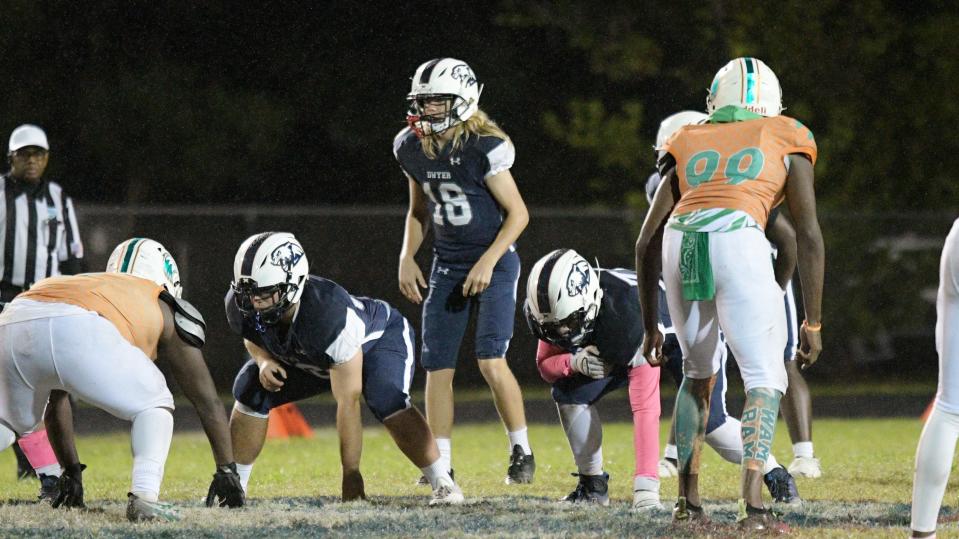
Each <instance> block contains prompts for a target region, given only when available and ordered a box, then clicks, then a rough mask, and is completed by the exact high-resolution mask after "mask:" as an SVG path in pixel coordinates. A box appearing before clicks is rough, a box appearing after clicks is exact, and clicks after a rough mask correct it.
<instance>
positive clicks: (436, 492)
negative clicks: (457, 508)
mask: <svg viewBox="0 0 959 539" xmlns="http://www.w3.org/2000/svg"><path fill="white" fill-rule="evenodd" d="M464 501H465V498H464V497H463V491H462V490H460V487H459V485H457V484H456V483H453V482H449V483H443V484H441V485H440V486H438V487H436V488H435V489H433V498H431V499H430V505H459V504H461V503H463V502H464Z"/></svg>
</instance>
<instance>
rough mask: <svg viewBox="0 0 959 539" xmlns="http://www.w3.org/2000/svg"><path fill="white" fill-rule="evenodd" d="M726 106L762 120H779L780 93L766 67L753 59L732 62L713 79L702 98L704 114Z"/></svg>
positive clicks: (781, 96)
mask: <svg viewBox="0 0 959 539" xmlns="http://www.w3.org/2000/svg"><path fill="white" fill-rule="evenodd" d="M727 105H735V106H737V107H742V108H744V109H746V110H748V111H750V112H754V113H756V114H760V115H762V116H779V113H780V112H782V110H783V91H782V88H780V87H779V79H778V78H776V74H775V73H773V70H772V69H769V66H767V65H766V64H764V63H763V62H762V60H759V59H757V58H749V57H743V58H736V59H735V60H731V61H730V62H729V63H728V64H726V65H725V66H723V68H722V69H720V70H719V71H718V72H717V73H716V76H715V77H713V83H712V84H711V85H710V86H709V95H707V96H706V112H708V113H709V114H712V113H713V112H715V111H716V110H717V109H720V108H722V107H725V106H727Z"/></svg>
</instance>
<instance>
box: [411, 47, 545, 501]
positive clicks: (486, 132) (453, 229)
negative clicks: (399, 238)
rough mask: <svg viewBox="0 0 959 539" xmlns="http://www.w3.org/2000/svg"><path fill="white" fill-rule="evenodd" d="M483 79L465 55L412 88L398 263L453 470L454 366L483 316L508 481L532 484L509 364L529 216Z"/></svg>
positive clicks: (480, 354)
mask: <svg viewBox="0 0 959 539" xmlns="http://www.w3.org/2000/svg"><path fill="white" fill-rule="evenodd" d="M482 88H483V85H482V84H480V83H479V81H478V80H477V79H476V75H475V74H474V73H473V70H472V69H470V67H469V66H468V65H467V64H466V63H465V62H462V61H460V60H456V59H453V58H440V59H435V60H430V61H428V62H426V63H424V64H423V65H421V66H420V67H419V68H418V69H417V70H416V73H414V75H413V84H412V88H411V90H410V93H409V95H408V96H407V98H408V100H409V102H410V112H409V114H408V116H407V122H408V124H409V127H407V128H406V129H404V130H402V131H400V133H399V134H398V135H397V136H396V138H395V140H394V141H393V154H394V155H395V156H396V159H397V161H399V164H400V166H401V167H402V169H403V172H404V174H405V175H406V177H407V179H408V180H409V192H410V195H409V196H410V202H409V212H408V213H407V215H406V231H405V234H404V237H403V247H402V250H401V252H400V260H399V288H400V291H401V292H402V293H403V295H404V296H405V297H406V298H407V299H409V300H410V301H412V302H414V303H421V302H422V303H423V328H422V330H423V352H422V357H421V362H422V364H423V367H424V368H425V369H426V373H427V374H426V417H427V419H428V420H429V424H430V427H431V428H432V429H433V433H434V434H435V435H436V441H437V443H438V444H439V448H440V453H441V454H442V455H443V460H444V462H445V463H446V465H447V466H448V467H449V468H450V469H452V466H451V435H452V431H453V374H454V372H455V369H456V362H457V356H458V355H459V349H460V344H461V341H462V339H463V334H464V333H465V331H466V326H467V323H468V322H469V319H470V317H471V315H472V314H473V313H474V312H475V317H476V340H475V343H476V349H475V355H476V359H477V361H478V362H479V369H480V372H481V373H482V375H483V378H484V379H485V380H486V383H487V384H489V386H490V389H491V390H492V392H493V402H494V403H495V404H496V409H497V411H498V412H499V415H500V417H501V418H502V420H503V424H504V425H505V426H506V431H507V435H508V437H509V452H510V453H509V455H510V461H509V466H508V468H507V472H506V482H507V483H529V482H531V481H532V480H533V474H534V471H535V461H534V459H533V452H532V450H531V449H530V445H529V438H528V436H527V430H526V414H525V411H524V409H523V395H522V393H521V391H520V388H519V384H517V383H516V378H515V377H514V376H513V373H512V371H511V370H510V368H509V365H508V364H507V363H506V350H507V348H508V347H509V341H510V339H511V338H512V336H513V322H514V319H515V313H516V285H517V282H518V280H519V271H520V265H519V256H518V255H517V254H516V248H515V246H514V245H513V243H514V242H515V241H516V239H517V238H518V237H519V235H520V233H522V231H523V229H524V228H526V224H527V222H528V221H529V213H528V212H527V210H526V205H525V204H524V203H523V198H522V197H521V196H520V193H519V190H518V189H517V187H516V182H515V181H514V180H513V176H512V174H510V170H509V169H510V167H512V165H513V158H514V157H515V153H516V152H515V149H514V148H513V143H512V142H511V141H510V139H509V137H508V136H507V135H506V133H504V132H503V130H502V129H500V128H499V127H498V126H497V125H496V124H495V123H494V122H493V121H492V120H490V119H489V117H488V116H487V115H486V113H484V112H483V111H482V110H480V108H479V97H480V93H481V91H482ZM429 222H432V225H433V233H434V238H433V269H432V272H431V273H430V279H429V293H428V295H427V296H426V301H425V302H424V301H423V297H422V295H421V292H420V289H421V288H426V281H425V280H424V278H423V273H422V272H421V271H420V268H419V266H418V265H417V263H416V261H415V260H414V256H415V255H416V252H417V251H418V250H419V248H420V245H421V244H422V243H423V239H424V236H425V231H426V226H427V224H428V223H429Z"/></svg>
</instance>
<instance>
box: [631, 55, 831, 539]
mask: <svg viewBox="0 0 959 539" xmlns="http://www.w3.org/2000/svg"><path fill="white" fill-rule="evenodd" d="M706 108H707V112H708V113H709V120H708V122H707V123H705V124H701V125H691V126H685V127H682V128H681V129H680V130H679V131H677V132H676V133H675V134H674V135H673V136H672V137H671V138H670V139H669V140H668V141H667V142H666V143H665V145H664V146H663V147H662V148H660V150H662V151H663V152H664V156H663V158H662V159H661V160H660V170H661V174H662V177H663V183H662V184H661V185H660V187H659V188H658V189H657V190H656V195H655V197H654V199H653V204H652V207H651V208H650V210H649V212H648V213H647V215H646V219H645V221H644V223H643V228H642V231H641V232H640V235H639V237H638V239H637V241H636V267H637V275H638V280H639V282H640V302H641V304H642V306H643V307H644V308H645V309H647V310H648V309H649V308H652V307H654V306H655V305H656V302H657V301H658V300H659V289H658V286H657V284H658V281H659V276H660V274H662V278H663V281H664V282H665V285H666V296H667V300H668V306H669V312H670V316H671V318H672V320H673V323H674V326H675V328H676V337H677V339H678V340H679V344H680V347H681V348H682V351H683V358H684V364H683V372H684V373H685V379H684V383H683V385H682V387H681V388H680V392H679V394H678V395H677V398H676V439H677V442H678V453H679V454H678V457H679V479H680V480H679V503H678V504H677V507H676V509H675V511H674V520H676V521H678V522H685V521H689V520H692V519H696V518H702V517H703V516H704V515H703V511H702V505H701V500H700V497H699V489H698V476H699V469H698V468H699V451H700V450H701V447H702V441H703V432H704V430H705V426H706V421H707V417H708V413H707V412H708V410H709V395H710V392H711V388H712V386H713V384H714V383H715V379H716V373H717V371H718V369H719V364H720V358H719V357H717V356H716V354H715V349H716V344H717V342H718V341H719V339H720V328H721V329H722V331H723V334H724V335H725V338H726V341H727V343H728V345H729V347H730V348H731V350H732V352H733V354H734V355H735V357H736V361H737V363H738V364H739V368H740V372H741V373H742V377H743V382H744V384H745V388H746V403H745V406H744V410H743V416H742V419H741V421H742V436H743V464H742V466H743V472H742V482H741V493H742V498H741V499H740V500H739V517H738V519H737V520H738V522H739V524H740V526H741V527H742V528H743V529H744V530H753V531H755V530H770V529H771V530H772V531H787V530H788V527H786V526H785V524H783V523H782V522H781V521H779V520H777V519H776V518H775V517H774V516H773V515H772V513H771V512H769V511H768V510H766V509H765V508H764V507H763V502H762V492H761V488H760V485H761V479H762V475H763V473H762V472H763V468H764V463H765V461H766V459H767V458H768V456H769V453H770V446H771V444H772V438H773V434H774V433H775V428H776V417H777V415H778V412H779V400H780V398H781V397H782V394H783V393H785V391H786V385H787V376H786V369H785V366H784V364H783V361H782V360H781V354H782V351H783V349H784V348H785V345H786V316H785V310H784V309H783V307H782V305H783V304H782V301H783V299H782V293H783V291H782V288H780V286H779V285H778V284H777V282H776V278H775V274H774V270H773V266H772V264H770V263H769V260H770V256H771V250H770V245H769V242H768V241H767V240H766V237H765V234H764V233H763V231H764V229H765V228H766V223H767V220H768V218H769V212H770V210H771V209H772V208H774V207H775V206H777V205H778V204H779V203H781V202H782V201H783V199H785V200H786V202H787V203H788V204H789V209H790V214H791V215H792V217H793V219H794V220H795V223H796V232H797V247H798V250H797V257H798V260H799V273H800V277H801V279H802V281H803V282H802V284H803V287H802V290H803V295H804V297H803V299H804V302H803V303H804V306H805V310H806V321H805V322H804V323H803V325H802V327H801V328H800V331H801V333H800V348H799V350H798V351H797V355H798V356H799V361H800V364H801V365H802V366H809V365H811V364H813V363H814V362H815V361H816V360H817V359H818V357H819V354H820V352H821V350H822V341H821V336H820V330H821V321H820V316H821V308H822V279H823V263H824V258H825V255H824V247H823V241H822V232H821V230H820V228H819V222H818V219H817V217H816V208H815V192H814V188H813V163H814V162H815V159H816V156H817V150H816V143H815V141H814V139H813V136H812V133H811V132H810V131H809V130H808V129H807V128H806V127H805V126H803V125H802V124H801V123H799V122H798V121H796V120H795V119H792V118H789V117H786V116H782V115H780V113H781V111H782V92H781V89H780V87H779V82H778V80H777V78H776V75H775V73H773V71H772V70H771V69H769V67H768V66H766V65H765V64H764V63H763V62H761V61H759V60H757V59H755V58H736V59H734V60H732V61H731V62H729V63H728V64H727V65H726V66H724V67H723V68H722V69H720V70H719V72H718V73H717V74H716V76H715V78H714V79H713V83H712V84H711V85H710V90H709V95H708V97H707V99H706ZM667 221H668V222H667ZM644 324H645V327H646V335H645V336H644V341H643V355H644V356H645V357H646V359H647V361H649V362H650V363H651V364H656V365H658V364H660V363H662V361H663V359H664V358H663V349H662V348H663V341H664V338H663V334H662V332H660V330H659V328H658V327H657V324H656V321H655V320H652V319H646V320H644ZM687 382H689V383H687Z"/></svg>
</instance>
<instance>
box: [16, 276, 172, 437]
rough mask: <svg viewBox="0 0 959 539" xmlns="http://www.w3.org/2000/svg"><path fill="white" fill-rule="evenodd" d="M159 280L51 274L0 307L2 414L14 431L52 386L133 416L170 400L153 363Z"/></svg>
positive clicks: (39, 408)
mask: <svg viewBox="0 0 959 539" xmlns="http://www.w3.org/2000/svg"><path fill="white" fill-rule="evenodd" d="M162 290H163V287H161V286H159V285H157V284H156V283H154V282H153V281H150V280H147V279H143V278H140V277H135V276H133V275H125V274H116V273H89V274H83V275H73V276H61V277H51V278H48V279H44V280H43V281H40V282H38V283H37V284H35V285H34V286H33V287H32V288H31V289H30V290H28V291H26V292H24V293H22V294H20V295H19V296H17V298H16V299H14V300H13V301H12V302H11V303H10V304H9V305H7V307H6V308H5V309H4V311H3V313H0V421H3V422H5V423H6V424H7V425H8V426H9V427H12V429H13V430H14V431H15V432H18V433H23V432H26V431H28V430H30V429H31V428H32V427H34V426H35V425H36V424H37V423H39V422H40V420H41V419H42V414H43V408H44V406H45V404H46V400H47V397H48V396H49V394H50V391H51V390H54V389H62V390H65V391H67V392H69V393H71V394H73V395H74V396H76V397H77V398H79V399H81V400H84V401H87V402H89V403H91V404H93V405H95V406H97V407H98V408H102V409H104V410H106V411H107V412H110V413H111V414H113V415H115V416H117V417H119V418H121V419H126V420H130V419H131V418H133V417H134V416H136V415H137V414H138V413H140V412H141V411H143V410H147V409H150V408H157V407H163V408H169V409H172V408H173V398H172V396H171V395H170V391H169V390H168V389H167V386H166V380H165V379H164V378H163V375H162V374H161V373H160V371H159V369H157V367H156V365H154V363H153V360H155V359H156V356H157V345H158V342H159V338H160V335H161V333H162V331H163V314H162V311H161V310H160V306H159V300H158V297H159V295H160V292H161V291H162Z"/></svg>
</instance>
